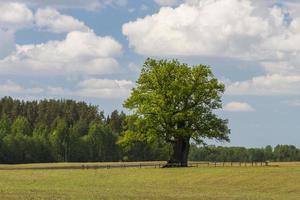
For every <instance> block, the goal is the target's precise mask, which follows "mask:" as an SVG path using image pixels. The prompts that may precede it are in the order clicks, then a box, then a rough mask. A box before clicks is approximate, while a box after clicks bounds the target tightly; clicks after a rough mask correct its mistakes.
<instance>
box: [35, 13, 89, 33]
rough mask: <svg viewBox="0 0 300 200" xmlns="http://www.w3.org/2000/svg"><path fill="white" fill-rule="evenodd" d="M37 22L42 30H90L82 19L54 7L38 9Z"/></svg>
mask: <svg viewBox="0 0 300 200" xmlns="http://www.w3.org/2000/svg"><path fill="white" fill-rule="evenodd" d="M35 23H36V25H37V27H39V28H40V29H41V30H45V31H50V32H54V33H68V32H71V31H90V29H89V28H88V27H87V26H86V25H85V24H84V23H83V22H81V21H79V20H77V19H75V18H73V17H72V16H68V15H63V14H61V13H59V12H58V11H57V10H56V9H54V8H50V7H48V8H45V9H38V10H37V12H36V14H35Z"/></svg>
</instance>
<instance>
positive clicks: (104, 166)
mask: <svg viewBox="0 0 300 200" xmlns="http://www.w3.org/2000/svg"><path fill="white" fill-rule="evenodd" d="M165 164H166V163H165V162H161V163H157V162H155V163H132V164H131V163H124V164H123V163H116V164H82V165H72V164H70V165H66V166H35V167H18V166H13V167H9V166H8V167H0V170H55V169H56V170H59V169H112V168H162V167H163V166H164V165H165ZM180 165H181V164H180V163H178V164H172V166H171V167H178V166H180ZM263 166H269V163H268V162H193V161H191V162H189V163H188V167H263ZM169 167H170V166H169Z"/></svg>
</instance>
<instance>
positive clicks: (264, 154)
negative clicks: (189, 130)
mask: <svg viewBox="0 0 300 200" xmlns="http://www.w3.org/2000/svg"><path fill="white" fill-rule="evenodd" d="M189 158H190V160H193V161H200V160H201V161H202V160H203V161H217V162H263V161H279V162H281V161H300V149H297V148H296V147H295V146H293V145H277V146H276V147H275V148H274V149H273V148H272V147H271V146H269V145H268V146H266V147H265V148H245V147H222V146H219V147H216V146H206V147H197V146H195V145H192V146H191V152H190V157H189Z"/></svg>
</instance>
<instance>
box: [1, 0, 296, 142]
mask: <svg viewBox="0 0 300 200" xmlns="http://www.w3.org/2000/svg"><path fill="white" fill-rule="evenodd" d="M299 44H300V3H299V1H295V0H285V1H283V0H268V1H256V0H147V1H146V0H143V1H141V0H140V1H137V0H74V1H69V0H60V1H58V0H46V1H35V0H15V1H8V0H0V96H8V95H9V96H13V97H15V98H20V99H25V100H32V99H44V98H72V99H76V100H84V101H87V102H89V103H92V104H96V105H99V107H100V109H102V110H105V112H106V114H109V112H111V111H112V110H114V109H119V110H122V109H123V108H122V102H123V101H124V99H126V97H128V95H129V94H130V89H131V88H132V87H134V83H135V81H136V79H137V78H138V76H139V70H140V68H141V66H142V64H143V62H144V60H145V59H146V58H147V57H153V58H158V59H160V58H177V59H179V60H180V61H181V62H185V63H188V64H190V65H193V64H199V63H201V64H207V65H210V66H211V67H212V70H213V72H214V74H215V75H216V77H218V78H219V80H220V81H222V82H224V83H225V85H226V88H227V89H226V92H225V94H224V96H223V102H224V109H223V110H219V111H217V112H218V114H219V115H221V116H222V117H224V118H228V119H229V126H230V129H231V143H229V144H222V145H235V146H237V145H238V146H247V147H254V146H255V147H260V146H265V145H268V144H271V145H276V144H294V145H296V146H298V147H299V146H300V137H299V133H298V131H299V130H300V123H299V122H298V121H299V115H300V114H299V111H300V45H299Z"/></svg>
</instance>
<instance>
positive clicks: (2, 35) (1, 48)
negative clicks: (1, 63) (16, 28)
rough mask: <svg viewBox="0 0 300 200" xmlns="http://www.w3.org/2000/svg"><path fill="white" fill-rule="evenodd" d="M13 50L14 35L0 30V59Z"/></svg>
mask: <svg viewBox="0 0 300 200" xmlns="http://www.w3.org/2000/svg"><path fill="white" fill-rule="evenodd" d="M14 49H15V40H14V33H13V32H12V31H3V30H1V29H0V59H1V58H3V57H5V56H7V55H9V54H10V53H11V52H12V51H13V50H14Z"/></svg>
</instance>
